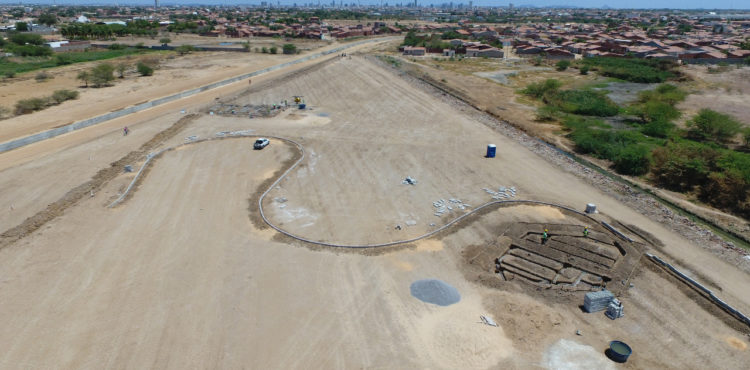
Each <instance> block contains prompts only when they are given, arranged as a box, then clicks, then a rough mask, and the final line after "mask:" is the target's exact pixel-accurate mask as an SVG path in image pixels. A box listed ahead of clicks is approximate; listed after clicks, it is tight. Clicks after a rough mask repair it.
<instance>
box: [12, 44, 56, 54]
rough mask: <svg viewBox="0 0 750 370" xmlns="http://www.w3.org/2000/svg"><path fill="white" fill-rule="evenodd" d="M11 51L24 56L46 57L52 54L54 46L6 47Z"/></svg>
mask: <svg viewBox="0 0 750 370" xmlns="http://www.w3.org/2000/svg"><path fill="white" fill-rule="evenodd" d="M6 49H7V50H8V51H10V52H11V53H13V54H15V55H18V56H22V57H46V56H50V55H52V53H53V52H52V48H50V47H48V46H46V45H45V46H39V45H13V46H9V47H6Z"/></svg>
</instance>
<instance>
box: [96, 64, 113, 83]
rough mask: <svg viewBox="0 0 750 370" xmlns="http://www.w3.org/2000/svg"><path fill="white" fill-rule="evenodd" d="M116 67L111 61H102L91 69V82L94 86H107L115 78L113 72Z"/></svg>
mask: <svg viewBox="0 0 750 370" xmlns="http://www.w3.org/2000/svg"><path fill="white" fill-rule="evenodd" d="M114 71H115V67H114V66H112V65H111V64H109V63H102V64H99V65H97V66H96V67H94V68H92V69H91V83H93V84H94V87H102V86H106V85H107V84H109V83H110V82H112V81H113V80H114V79H115V76H114V75H113V74H112V73H113V72H114Z"/></svg>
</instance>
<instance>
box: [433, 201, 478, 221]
mask: <svg viewBox="0 0 750 370" xmlns="http://www.w3.org/2000/svg"><path fill="white" fill-rule="evenodd" d="M432 206H433V207H435V208H436V210H435V216H438V217H440V216H442V215H443V214H444V213H448V212H451V211H453V210H454V209H460V210H462V211H463V210H466V209H467V208H469V207H471V206H470V205H468V204H466V203H464V202H462V201H461V199H455V198H450V199H448V200H445V199H440V200H437V201H435V202H432Z"/></svg>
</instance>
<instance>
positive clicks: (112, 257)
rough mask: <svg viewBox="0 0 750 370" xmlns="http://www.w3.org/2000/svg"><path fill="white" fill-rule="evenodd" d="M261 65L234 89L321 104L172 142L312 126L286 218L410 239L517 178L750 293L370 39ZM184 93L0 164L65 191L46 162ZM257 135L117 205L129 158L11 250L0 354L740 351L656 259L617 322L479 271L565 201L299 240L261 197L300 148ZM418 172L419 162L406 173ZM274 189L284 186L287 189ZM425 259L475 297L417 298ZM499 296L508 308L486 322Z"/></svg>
mask: <svg viewBox="0 0 750 370" xmlns="http://www.w3.org/2000/svg"><path fill="white" fill-rule="evenodd" d="M258 82H259V83H258V84H255V83H254V84H253V86H251V88H250V89H249V91H248V92H247V93H243V94H241V95H240V96H239V97H237V98H235V99H231V98H224V99H222V100H225V101H234V102H237V103H239V104H262V103H271V102H277V101H280V100H284V99H289V97H291V96H292V95H304V96H305V99H306V101H307V103H308V105H309V106H310V108H311V109H310V110H306V111H293V110H288V111H286V112H284V113H283V114H281V115H279V116H277V117H274V118H269V119H252V120H251V119H247V118H244V117H236V118H228V117H219V116H209V115H202V116H201V117H199V118H198V119H196V120H195V121H192V122H191V123H190V124H189V125H188V126H187V127H186V128H185V129H184V130H182V131H180V133H179V134H178V135H176V136H174V137H173V138H171V139H169V140H168V141H166V142H165V143H164V144H163V145H162V147H170V146H175V145H178V144H181V143H182V142H184V140H185V138H186V137H188V136H193V135H194V136H197V137H199V138H207V137H213V136H215V134H216V132H219V131H232V130H255V132H257V133H258V134H273V135H279V136H283V137H289V138H292V139H294V140H296V141H299V142H300V143H302V145H304V147H305V148H306V150H307V154H308V157H307V158H306V160H305V162H304V166H303V167H301V168H300V169H298V170H295V171H294V172H293V173H292V174H291V175H290V176H289V177H288V178H287V179H286V180H284V181H283V182H282V183H280V184H279V187H278V188H275V189H274V190H273V191H272V193H271V195H270V196H269V197H268V198H267V201H266V203H265V207H266V209H267V210H268V213H269V217H270V218H271V220H272V221H273V222H274V223H276V224H279V225H281V226H282V227H284V228H285V229H287V230H288V231H290V232H293V233H295V234H299V235H301V236H304V237H307V238H312V239H319V240H325V241H334V242H341V243H368V242H385V241H391V240H399V239H405V238H409V237H414V236H417V235H420V234H421V233H424V232H425V231H429V230H431V229H432V228H434V227H437V226H439V225H442V224H443V223H445V222H447V221H448V220H449V219H450V218H451V216H456V215H458V214H460V213H459V211H458V210H456V211H454V212H453V213H450V215H446V216H443V217H437V216H435V215H434V214H433V213H434V208H433V206H432V203H433V202H434V201H435V200H438V199H441V198H445V199H448V198H460V199H461V200H463V201H464V202H467V203H469V204H471V205H473V206H476V205H478V204H481V203H483V202H485V201H488V200H490V199H489V195H488V194H487V193H485V192H484V191H483V190H482V188H484V187H497V186H500V185H503V186H515V187H516V188H517V189H518V198H521V199H535V200H543V201H551V202H557V203H562V204H565V205H568V206H571V207H573V208H582V207H583V205H584V204H586V203H588V202H593V203H596V204H597V205H598V207H599V209H600V210H602V211H603V212H605V213H607V214H608V215H610V216H612V217H615V218H617V219H620V220H624V221H627V222H628V223H630V224H633V225H636V226H638V227H639V228H642V229H644V230H646V231H647V232H649V233H651V234H653V235H655V236H656V237H657V238H658V239H660V240H661V241H662V242H663V243H664V247H663V249H662V250H660V251H659V253H660V254H661V253H665V254H668V255H679V256H680V258H681V263H682V265H683V266H682V267H684V268H687V270H688V271H692V272H693V273H695V274H697V275H699V276H705V277H707V278H710V279H711V281H712V282H713V283H714V284H715V285H716V286H717V287H718V289H719V290H720V292H721V296H722V298H725V299H726V300H727V301H728V302H730V303H731V304H734V305H736V306H737V307H739V308H740V309H742V310H743V311H748V307H750V297H748V296H747V294H746V287H747V286H748V284H750V276H748V275H746V274H744V273H741V272H739V271H738V270H736V269H734V268H733V267H731V266H729V265H727V264H726V263H724V262H722V261H720V260H718V259H717V258H716V257H714V256H713V255H711V254H710V253H708V252H706V251H705V250H703V249H701V248H700V247H699V246H695V245H692V244H690V242H688V241H687V240H685V239H684V238H682V237H681V236H680V235H676V234H675V233H673V232H670V231H669V230H667V229H665V228H664V227H662V226H661V225H659V224H657V223H654V222H653V221H652V220H650V219H649V218H647V217H645V216H642V215H641V214H639V213H637V212H636V211H634V210H632V209H630V208H628V207H625V206H623V205H622V204H621V203H619V202H618V201H617V200H615V199H614V198H612V197H611V196H609V195H607V194H604V193H602V192H600V191H598V190H597V189H596V188H594V187H592V186H590V185H587V184H586V183H583V182H582V180H580V179H579V178H577V177H575V176H573V175H572V174H570V173H567V172H565V171H563V170H561V169H559V168H556V167H555V166H554V165H552V164H550V163H548V162H546V161H545V160H544V159H542V158H541V157H539V156H537V155H535V154H533V153H532V152H530V151H528V150H527V149H525V147H523V146H522V145H520V144H518V143H517V142H515V141H514V140H512V139H510V138H509V137H506V136H503V135H501V134H499V133H498V132H496V131H494V130H492V129H490V128H488V127H487V126H485V125H484V124H482V123H480V122H478V121H476V120H474V119H472V118H471V116H470V115H468V114H466V112H462V111H461V110H457V109H455V108H454V107H453V106H451V105H449V104H446V103H445V102H444V101H442V100H440V99H438V98H436V97H434V96H432V95H430V94H428V93H426V92H425V91H423V90H421V89H418V88H415V86H413V85H411V84H409V83H407V82H405V81H404V80H403V79H401V78H399V77H398V76H397V75H396V74H394V73H393V72H391V71H389V70H386V69H384V68H381V67H379V66H378V65H376V64H374V63H373V62H370V61H369V60H367V59H365V58H363V57H360V56H357V55H355V56H353V57H352V58H346V59H340V58H336V59H333V60H332V61H330V62H325V63H319V64H318V66H317V67H312V68H311V69H308V70H304V71H303V72H301V73H297V74H292V75H287V76H286V77H284V76H282V77H281V78H278V79H272V78H271V76H269V77H268V78H267V79H266V80H263V81H258ZM214 93H219V92H214ZM208 97H209V96H207V97H204V98H203V99H202V100H201V99H199V97H196V100H195V101H196V104H198V103H201V104H207V103H209V102H210V101H212V100H213V99H208ZM184 103H185V102H180V104H184ZM178 106H180V105H175V106H170V107H169V108H170V109H171V110H166V107H165V110H164V111H159V110H154V111H153V112H147V113H149V115H143V116H136V115H134V116H133V117H132V119H133V120H135V119H138V117H141V118H140V121H139V122H143V123H142V124H141V125H142V126H140V127H139V126H136V129H135V130H134V131H133V132H134V135H135V134H136V133H138V134H139V135H141V136H134V137H132V138H133V140H132V141H128V140H122V138H121V137H115V136H113V134H110V135H103V134H99V135H98V136H97V135H94V136H90V135H93V134H91V132H94V131H95V130H94V131H88V130H82V131H81V132H77V133H73V134H71V135H66V136H64V137H60V138H56V139H53V140H50V141H48V142H44V143H41V144H38V145H35V146H32V147H29V148H24V149H25V150H28V151H29V152H30V153H31V154H32V155H30V156H28V157H31V158H34V160H28V159H26V158H28V157H22V158H18V157H16V155H17V153H26V152H16V151H13V152H9V153H4V154H0V164H2V163H6V164H7V165H6V166H5V167H0V168H4V170H2V171H0V183H5V184H8V186H12V187H16V186H20V185H21V184H22V185H23V186H24V187H26V188H27V189H50V191H51V192H54V191H60V190H55V187H54V186H53V185H50V183H54V181H52V180H53V179H56V177H57V176H61V175H60V173H61V172H64V171H61V168H70V169H72V171H71V172H72V173H71V174H70V175H69V177H65V176H63V180H64V183H63V184H62V185H60V187H61V188H62V187H68V186H70V184H75V183H76V182H75V178H76V177H79V176H80V177H83V178H79V179H78V180H79V181H80V182H85V181H86V180H88V177H86V176H87V175H86V174H87V173H91V172H95V168H94V167H97V166H99V167H101V166H103V165H106V163H108V162H107V161H114V160H115V159H117V158H119V156H121V155H123V154H124V153H127V152H128V151H129V150H134V149H136V148H137V147H138V146H139V145H141V144H142V143H143V142H145V141H147V140H149V139H150V138H149V137H148V136H149V133H151V132H156V131H159V130H160V128H161V127H165V126H168V125H169V124H171V123H173V122H175V121H176V120H177V119H179V117H180V114H179V113H175V110H174V109H175V108H176V107H178ZM157 113H158V114H157ZM165 113H168V114H165ZM154 118H156V119H154ZM113 127H116V126H113ZM104 128H106V126H103V127H102V128H99V129H104ZM111 129H112V128H111V127H110V128H109V130H111ZM142 130H143V133H140V132H141V131H142ZM146 130H149V131H148V132H146ZM87 131H88V132H87ZM78 136H81V137H83V138H84V139H85V140H84V141H83V142H76V141H75V138H76V137H78ZM130 138H131V137H130V136H129V137H128V139H130ZM79 140H83V139H79ZM65 141H69V142H68V144H66V145H61V144H60V143H61V142H65ZM490 142H492V143H495V144H497V146H498V157H497V158H495V159H491V160H490V159H485V158H483V155H484V149H485V146H486V144H488V143H490ZM251 143H252V139H226V140H214V141H208V142H203V143H197V144H192V145H188V146H184V147H182V148H181V149H179V150H174V151H171V152H167V153H165V155H163V156H162V157H160V158H159V159H158V160H157V161H156V162H155V164H154V166H153V167H152V168H151V170H150V172H149V173H148V175H147V177H146V178H145V179H144V181H143V182H142V184H141V185H140V187H139V188H138V190H137V191H136V192H135V193H134V194H133V196H132V197H131V198H130V199H129V200H128V201H127V202H125V203H124V204H123V205H121V206H118V207H116V208H114V209H108V208H105V205H106V204H108V203H109V202H110V201H111V200H112V199H113V198H114V197H116V196H117V195H118V194H119V193H120V192H121V191H122V189H123V188H124V187H125V186H126V185H127V183H128V182H129V181H130V179H131V178H132V174H125V173H123V174H122V175H120V176H118V177H117V178H115V179H114V180H112V181H110V182H109V183H107V184H106V185H105V186H104V188H102V189H101V191H99V192H98V193H96V194H94V196H93V197H88V198H85V199H84V200H82V201H81V202H79V203H78V204H77V205H75V206H73V207H71V208H69V209H68V210H66V212H65V213H64V214H63V215H62V216H61V217H58V218H56V219H54V220H53V221H51V222H49V223H47V224H46V225H44V226H43V227H42V228H41V229H40V230H38V231H37V232H35V233H33V234H31V235H30V236H28V237H26V238H24V239H22V240H20V241H18V242H16V243H14V244H12V245H10V246H8V247H5V248H3V249H0V276H3V278H2V281H1V282H0V301H2V302H4V304H3V305H0V318H2V319H0V320H2V324H3V325H0V346H2V347H3V348H5V351H3V354H2V355H0V367H15V366H17V365H18V364H23V366H25V367H30V368H48V367H65V368H70V367H75V368H81V367H101V366H102V365H103V364H104V366H105V367H130V368H143V367H160V368H186V367H197V368H205V367H223V368H237V367H284V368H302V367H305V368H309V367H325V368H352V367H389V368H392V367H399V368H415V367H419V368H459V367H460V368H488V367H495V368H545V367H549V366H553V367H554V366H558V365H559V364H564V363H567V361H569V359H570V358H571V356H572V357H573V358H576V357H577V356H578V357H580V358H581V360H580V361H581V362H580V364H590V365H591V366H595V367H599V365H601V366H602V367H604V366H609V365H610V363H609V362H607V360H606V359H605V358H604V355H603V351H604V349H605V348H606V344H607V343H608V341H609V340H612V339H623V340H625V341H627V342H628V343H631V345H632V346H633V347H634V348H635V351H636V354H635V355H634V356H633V357H631V362H630V363H629V365H626V367H630V368H649V367H651V368H654V367H659V368H662V367H673V368H684V367H708V366H712V367H717V368H739V367H741V366H743V364H744V363H745V362H746V359H747V356H748V353H749V352H748V351H747V342H748V341H747V337H746V336H745V334H744V333H743V332H740V331H737V330H735V329H732V327H730V326H729V325H727V324H726V323H725V322H723V321H721V320H720V319H718V318H715V317H714V316H712V315H711V314H709V313H708V312H707V311H705V310H704V309H702V308H701V307H700V306H698V305H697V304H696V303H695V302H694V301H693V300H691V299H689V298H688V297H686V296H685V293H683V292H682V291H681V290H680V289H679V288H677V287H676V286H674V285H671V284H670V283H668V282H665V280H664V278H661V277H660V275H659V274H658V273H656V272H651V271H649V270H646V269H644V270H643V272H642V273H641V274H639V275H638V276H636V278H635V280H633V281H634V284H635V287H634V288H632V289H631V290H629V291H628V293H626V294H625V296H624V297H623V301H624V303H625V305H626V316H625V317H624V318H622V319H619V320H617V321H610V320H609V319H607V318H605V317H604V316H603V315H601V314H595V315H587V314H583V313H582V312H581V311H580V309H579V308H578V305H579V304H580V302H582V297H581V296H573V297H563V298H556V297H549V296H548V295H545V294H544V293H543V292H536V291H535V290H534V289H529V287H528V286H524V285H516V284H514V283H513V284H506V286H504V287H501V288H498V287H490V286H487V285H486V284H484V283H482V284H478V283H475V282H474V278H473V277H472V276H471V273H470V272H468V271H467V269H466V268H465V266H464V265H463V264H464V262H463V259H462V257H461V251H462V250H463V249H464V248H466V247H467V246H470V245H482V244H483V243H488V241H493V240H494V239H495V238H496V237H497V235H498V234H499V232H498V231H497V230H496V228H495V227H496V226H495V225H497V224H498V223H502V222H507V221H508V220H516V221H534V222H545V220H549V221H554V222H560V217H561V216H560V214H559V212H553V211H551V210H546V211H542V212H537V210H535V209H534V208H533V207H520V208H518V209H517V210H516V211H512V210H508V209H500V210H497V211H494V212H490V213H488V214H486V215H485V216H482V217H477V218H474V221H473V222H469V223H465V224H462V225H459V226H457V227H456V228H454V229H451V231H449V232H447V233H446V234H445V235H441V237H440V238H439V239H431V240H425V241H420V242H417V243H414V244H412V245H409V246H403V247H400V248H395V249H391V250H390V251H389V252H387V253H376V254H375V255H369V254H370V253H365V254H362V253H356V252H347V251H341V250H328V249H320V248H315V249H313V248H306V247H305V246H304V245H301V244H300V243H297V242H289V241H288V239H287V238H279V237H278V236H277V235H276V233H275V232H273V231H271V230H269V229H262V230H261V229H258V228H256V227H255V226H254V225H253V223H252V222H251V219H250V215H249V214H248V207H250V208H252V207H253V205H252V204H248V199H249V198H251V197H252V195H253V194H255V193H257V192H258V191H259V190H261V189H258V186H259V185H260V184H261V183H263V182H264V181H266V180H267V179H268V178H271V177H272V176H273V175H274V173H275V172H277V171H278V170H279V169H280V166H281V164H282V163H284V162H286V161H287V160H288V159H289V158H290V156H292V155H293V152H292V149H291V148H290V147H289V146H287V145H285V144H282V143H281V142H279V141H277V140H272V142H271V145H270V146H268V147H267V148H266V149H264V150H262V151H253V150H251V149H250V147H251ZM45 147H50V149H45ZM10 158H16V161H18V163H20V164H19V165H15V166H14V165H12V163H14V160H11V159H10ZM91 158H97V159H96V160H93V159H91ZM110 158H111V159H110ZM92 162H95V163H92ZM32 174H36V176H32ZM89 176H90V175H89ZM406 176H412V177H414V178H416V179H417V180H418V181H419V183H418V184H417V185H414V186H409V185H403V184H402V183H401V181H402V180H403V178H404V177H406ZM14 178H17V179H18V181H19V182H17V183H13V182H12V179H14ZM38 193H44V192H43V191H35V192H34V193H24V192H21V191H17V192H13V193H12V194H11V193H6V192H3V193H1V194H0V204H4V205H7V204H9V203H11V202H13V201H15V202H19V200H12V199H19V198H20V199H21V200H20V202H22V203H23V204H26V205H28V207H37V208H38V207H39V205H38V204H37V203H42V204H46V203H45V202H46V200H40V199H47V198H44V197H45V196H46V195H45V194H38ZM280 197H283V198H286V199H287V201H286V202H283V203H282V202H278V201H275V200H274V199H273V198H280ZM282 205H284V207H281V206H282ZM7 212H11V211H7ZM13 212H15V210H14V211H13ZM18 219H19V217H18V216H12V217H11V216H6V218H5V219H4V220H7V222H14V221H17V220H18ZM407 221H414V222H415V223H414V224H413V225H412V226H407V225H409V224H407ZM4 222H6V221H4ZM4 222H3V224H5V223H4ZM396 225H402V226H403V227H402V228H401V230H397V229H396V228H395V226H396ZM425 278H437V279H441V280H443V281H445V282H447V283H449V284H451V285H453V286H454V287H456V288H457V289H458V291H459V292H460V294H461V297H462V299H461V301H460V302H459V303H457V304H455V305H452V306H448V307H438V306H433V305H429V304H426V303H423V302H421V301H419V300H417V299H415V298H413V297H411V296H410V295H409V285H410V284H411V283H412V282H413V281H415V280H419V279H425ZM485 314H488V315H490V316H492V317H494V318H495V319H496V321H497V322H498V323H499V324H500V327H498V328H494V327H489V326H486V325H482V324H481V323H479V315H485ZM576 329H580V330H581V331H582V333H583V336H576V335H575V330H576ZM686 349H688V350H686ZM571 354H572V355H571Z"/></svg>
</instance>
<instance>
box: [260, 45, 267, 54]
mask: <svg viewBox="0 0 750 370" xmlns="http://www.w3.org/2000/svg"><path fill="white" fill-rule="evenodd" d="M261 52H262V53H263V54H267V53H268V48H267V47H265V46H264V47H263V48H262V49H261Z"/></svg>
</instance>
